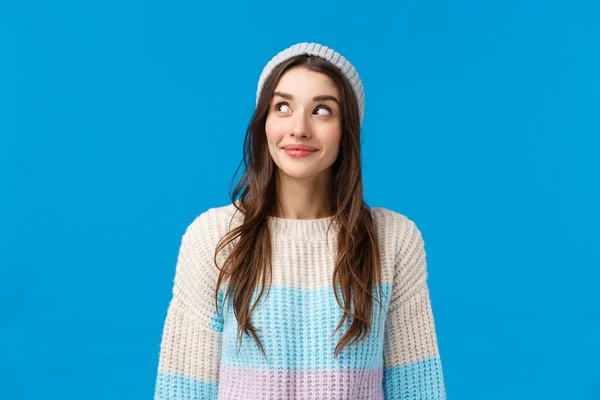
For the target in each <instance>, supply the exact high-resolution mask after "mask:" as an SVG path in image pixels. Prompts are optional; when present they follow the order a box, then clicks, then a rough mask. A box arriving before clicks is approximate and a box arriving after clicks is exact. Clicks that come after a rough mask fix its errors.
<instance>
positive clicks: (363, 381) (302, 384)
mask: <svg viewBox="0 0 600 400" xmlns="http://www.w3.org/2000/svg"><path fill="white" fill-rule="evenodd" d="M382 379H383V369H381V368H379V369H365V370H356V369H340V370H316V371H315V370H313V371H293V370H287V371H285V370H271V371H268V370H264V371H261V370H249V369H244V368H234V367H229V366H225V365H223V364H222V365H221V368H220V372H219V400H230V399H231V400H233V399H242V398H243V399H253V400H266V399H297V400H301V399H306V400H314V399H323V400H326V399H332V400H333V399H335V400H341V399H347V400H354V399H356V400H358V399H360V400H382V399H383V387H382Z"/></svg>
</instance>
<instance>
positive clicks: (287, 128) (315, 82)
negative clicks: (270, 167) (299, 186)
mask: <svg viewBox="0 0 600 400" xmlns="http://www.w3.org/2000/svg"><path fill="white" fill-rule="evenodd" d="M341 101H342V99H341V97H340V93H339V91H338V89H337V87H336V85H335V83H334V82H333V80H332V79H331V78H329V77H328V76H327V75H325V74H323V73H320V72H315V71H311V70H309V69H308V68H305V67H295V68H292V69H290V70H288V71H286V72H285V73H284V74H283V76H282V77H281V78H280V80H279V83H278V84H277V86H276V88H275V94H274V96H273V99H272V100H271V103H270V105H269V111H268V114H267V120H266V124H265V131H266V134H267V141H268V144H269V152H270V153H271V157H272V158H273V161H274V162H275V164H276V165H277V167H279V172H280V173H283V174H286V175H288V176H289V177H292V178H296V179H301V178H309V177H315V178H317V177H319V176H320V175H321V174H325V173H327V171H328V169H329V167H331V165H332V164H333V163H334V162H335V160H336V159H337V156H338V153H339V145H340V138H341V135H342V118H341V106H340V103H341ZM295 144H302V145H308V146H311V147H313V148H314V149H316V150H315V151H314V152H311V153H310V154H309V155H308V156H305V157H292V156H291V155H290V154H288V153H287V152H286V150H285V149H284V146H288V145H295Z"/></svg>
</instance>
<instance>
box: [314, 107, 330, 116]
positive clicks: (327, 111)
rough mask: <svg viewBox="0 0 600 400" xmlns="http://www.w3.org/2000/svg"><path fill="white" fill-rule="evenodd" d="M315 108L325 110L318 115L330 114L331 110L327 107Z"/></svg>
mask: <svg viewBox="0 0 600 400" xmlns="http://www.w3.org/2000/svg"><path fill="white" fill-rule="evenodd" d="M317 110H325V111H326V113H325V114H320V115H331V110H330V109H329V107H325V106H319V107H317Z"/></svg>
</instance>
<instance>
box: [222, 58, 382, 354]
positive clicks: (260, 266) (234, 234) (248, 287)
mask: <svg viewBox="0 0 600 400" xmlns="http://www.w3.org/2000/svg"><path fill="white" fill-rule="evenodd" d="M298 66H302V67H304V68H309V69H310V70H312V71H316V72H321V73H324V74H326V75H327V76H329V77H330V78H331V79H332V80H333V81H334V83H335V84H336V85H337V87H338V90H339V92H340V95H341V96H342V112H341V117H342V135H341V139H340V144H341V147H340V151H339V155H338V158H337V159H336V161H335V162H334V164H333V165H332V174H333V175H332V178H333V179H332V185H331V191H330V194H329V199H330V204H331V205H332V209H333V211H334V213H335V214H334V216H333V217H334V218H333V219H332V223H333V222H334V221H337V222H338V223H339V225H338V226H339V233H338V237H337V244H338V253H337V256H336V261H335V268H334V270H333V277H332V279H333V281H332V284H333V287H334V288H335V287H336V281H337V282H339V285H340V288H341V292H342V297H343V301H344V304H343V305H342V304H341V303H340V300H339V298H338V295H337V291H336V290H334V294H335V299H336V301H337V303H338V305H339V306H340V307H341V308H342V309H343V310H344V315H343V317H342V319H341V321H340V323H339V324H338V326H337V328H336V329H335V331H337V330H338V329H339V328H340V327H341V326H342V325H343V323H344V321H345V320H346V318H352V323H351V325H350V328H349V329H348V331H347V332H346V333H345V334H344V336H342V338H341V339H340V341H339V343H338V344H337V346H336V348H335V354H334V356H335V357H337V356H338V354H339V353H340V352H341V351H342V349H343V348H344V347H345V346H346V345H351V344H353V343H356V342H358V341H360V340H362V339H364V338H365V337H366V336H367V335H368V334H369V332H370V330H371V320H372V317H373V299H375V300H377V301H378V302H379V304H380V305H381V306H382V307H383V304H382V303H381V301H379V299H376V298H374V297H373V294H372V291H373V287H374V285H377V287H379V298H381V259H380V254H379V250H378V244H377V237H376V231H375V227H374V225H373V219H372V217H371V213H370V211H369V207H368V206H367V204H366V203H365V201H364V199H363V184H362V174H361V156H360V119H359V109H358V105H357V102H356V96H355V94H354V92H353V91H352V87H351V86H350V84H349V82H348V81H347V79H346V77H345V76H344V75H343V74H342V73H341V72H340V71H339V70H338V69H337V67H336V66H334V65H333V64H331V63H329V62H328V61H326V60H324V59H322V58H319V57H315V56H309V55H301V56H296V57H293V58H290V59H288V60H286V61H284V62H282V63H281V64H279V65H278V66H276V67H275V68H274V70H273V71H272V72H271V74H270V75H269V76H268V77H267V79H266V80H265V83H264V86H263V88H262V91H261V94H260V97H259V99H258V103H257V105H256V109H255V111H254V114H253V116H252V120H251V122H250V124H249V126H248V129H247V131H246V137H245V139H244V156H243V159H242V162H240V165H239V166H238V168H237V170H236V172H235V174H234V177H235V175H236V174H237V172H238V171H239V168H240V166H241V165H242V163H243V164H244V166H245V171H244V174H243V176H242V177H241V179H240V181H239V182H238V184H237V185H236V187H235V189H234V191H233V192H232V191H231V188H232V186H233V179H232V181H231V183H230V186H229V196H230V198H231V201H232V203H233V204H234V206H235V208H236V209H237V210H238V211H239V212H241V213H242V214H243V215H244V221H243V223H242V224H241V225H239V226H237V227H236V228H235V229H232V230H230V231H229V232H228V233H227V234H226V235H225V236H224V237H223V238H222V239H221V240H220V241H219V244H218V245H217V248H216V250H215V255H214V261H215V263H216V262H217V254H218V253H219V252H220V251H221V250H222V249H224V248H225V247H227V246H228V245H229V244H231V243H233V242H234V241H235V242H236V243H235V246H233V247H232V251H231V253H230V254H229V256H228V257H227V259H226V260H225V262H224V265H223V267H222V268H221V272H220V274H219V278H218V280H217V290H216V293H215V303H216V304H217V309H218V301H219V300H218V297H219V296H218V293H219V288H220V287H221V285H222V284H223V283H224V281H226V280H228V281H229V287H228V290H227V294H226V296H225V299H227V297H229V296H230V295H231V293H233V306H234V312H235V316H236V319H237V321H238V340H239V341H241V335H242V331H243V332H244V333H245V334H246V335H248V336H250V334H251V335H252V336H253V337H254V339H255V340H256V342H257V344H258V347H259V348H260V350H261V352H262V353H263V355H265V351H264V349H263V346H262V343H261V341H260V339H259V338H258V335H257V334H256V332H257V329H256V328H255V327H254V325H253V324H252V322H251V321H250V315H251V314H252V312H253V311H254V308H255V307H256V305H257V304H258V302H259V300H260V298H261V296H262V294H263V292H264V289H265V282H266V275H267V274H268V275H269V282H271V279H272V277H271V271H272V264H271V234H270V230H269V224H268V220H267V217H268V216H269V212H270V211H271V210H272V209H273V206H274V204H276V201H277V199H276V193H277V192H276V189H275V188H276V186H275V185H276V181H277V166H276V164H275V162H274V161H273V159H272V158H271V155H270V153H269V149H268V144H267V138H266V133H265V122H266V118H267V114H268V111H269V105H270V103H271V100H272V98H273V92H274V91H275V88H276V86H277V83H278V82H279V80H280V78H281V76H282V75H283V74H284V73H285V72H286V71H287V70H288V69H290V68H293V67H298ZM240 194H241V196H240ZM238 197H239V200H238V201H239V204H238V202H236V199H237V198H238ZM329 227H331V224H330V225H329ZM327 232H328V233H329V229H328V231H327ZM259 278H260V281H261V289H260V294H259V295H258V297H257V298H256V301H255V302H254V304H253V305H252V307H251V308H250V299H251V295H252V292H253V289H254V288H255V287H256V286H257V284H258V282H259ZM269 287H270V284H269ZM352 298H353V300H351V299H352ZM351 301H352V305H353V309H354V312H353V311H352V310H351ZM380 315H381V314H380ZM335 331H334V332H335ZM265 357H266V355H265Z"/></svg>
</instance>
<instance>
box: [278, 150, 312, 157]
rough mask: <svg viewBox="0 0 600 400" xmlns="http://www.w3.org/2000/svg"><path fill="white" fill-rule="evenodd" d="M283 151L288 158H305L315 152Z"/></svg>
mask: <svg viewBox="0 0 600 400" xmlns="http://www.w3.org/2000/svg"><path fill="white" fill-rule="evenodd" d="M284 150H285V152H286V153H287V154H288V155H289V156H290V157H295V158H300V157H306V156H309V155H311V154H312V153H315V152H316V150H315V151H307V150H291V149H284Z"/></svg>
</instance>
